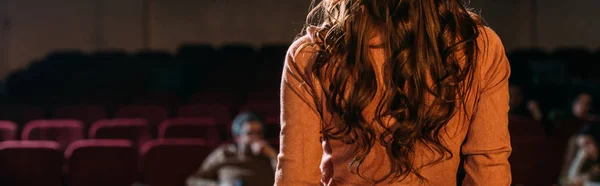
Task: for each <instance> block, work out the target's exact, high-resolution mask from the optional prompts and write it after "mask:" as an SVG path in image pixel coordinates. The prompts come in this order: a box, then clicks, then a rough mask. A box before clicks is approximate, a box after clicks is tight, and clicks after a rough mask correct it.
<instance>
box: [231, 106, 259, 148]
mask: <svg viewBox="0 0 600 186" xmlns="http://www.w3.org/2000/svg"><path fill="white" fill-rule="evenodd" d="M263 125H264V124H263V121H262V119H260V117H258V116H257V115H255V114H253V113H250V112H244V113H240V114H239V115H237V116H236V117H235V119H234V120H233V124H232V126H231V132H232V134H233V138H234V139H235V140H236V141H237V142H238V143H248V142H251V141H255V140H261V139H263V137H264V136H263V134H264V126H263Z"/></svg>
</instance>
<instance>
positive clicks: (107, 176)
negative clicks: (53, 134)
mask: <svg viewBox="0 0 600 186" xmlns="http://www.w3.org/2000/svg"><path fill="white" fill-rule="evenodd" d="M65 159H66V160H67V165H68V183H69V186H106V185H110V186H131V185H133V183H135V181H136V179H137V168H138V154H137V150H136V148H134V147H133V145H132V143H131V142H130V141H127V140H80V141H76V142H74V143H73V144H71V145H69V147H68V148H67V150H66V151H65Z"/></svg>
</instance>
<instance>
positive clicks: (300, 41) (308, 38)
mask: <svg viewBox="0 0 600 186" xmlns="http://www.w3.org/2000/svg"><path fill="white" fill-rule="evenodd" d="M316 29H317V28H315V27H308V28H307V29H306V34H304V35H302V36H299V37H298V38H296V39H295V41H294V42H293V43H292V44H291V45H290V47H289V48H288V51H287V57H288V61H289V62H293V63H295V64H297V65H300V66H306V64H307V63H308V61H309V60H311V59H312V58H313V57H315V55H316V54H317V52H318V51H319V46H318V43H319V42H318V39H317V38H315V33H314V32H315V31H316Z"/></svg>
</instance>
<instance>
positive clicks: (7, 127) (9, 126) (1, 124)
mask: <svg viewBox="0 0 600 186" xmlns="http://www.w3.org/2000/svg"><path fill="white" fill-rule="evenodd" d="M16 139H17V124H15V123H14V122H12V121H0V142H1V141H8V140H16Z"/></svg>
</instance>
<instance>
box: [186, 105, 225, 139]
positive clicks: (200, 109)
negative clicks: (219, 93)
mask: <svg viewBox="0 0 600 186" xmlns="http://www.w3.org/2000/svg"><path fill="white" fill-rule="evenodd" d="M177 117H182V118H194V117H202V118H206V117H210V118H214V119H215V120H216V122H217V125H218V128H219V131H220V132H221V134H222V135H221V136H229V135H230V134H231V132H230V131H231V120H232V119H231V113H230V110H229V107H227V106H226V105H222V104H194V105H185V106H180V107H179V108H178V109H177Z"/></svg>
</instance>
